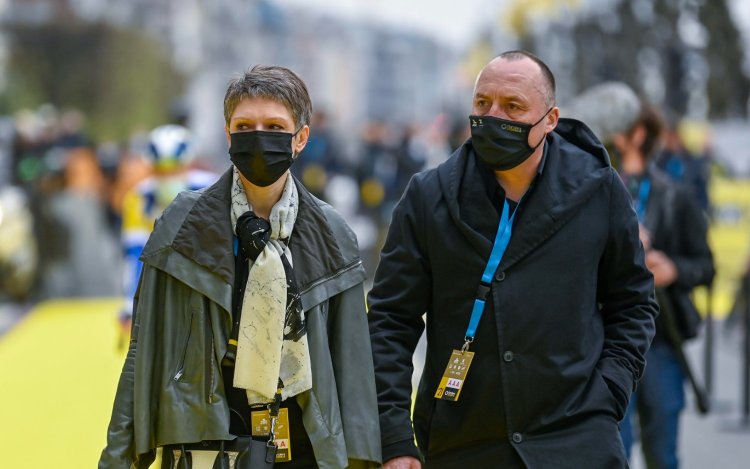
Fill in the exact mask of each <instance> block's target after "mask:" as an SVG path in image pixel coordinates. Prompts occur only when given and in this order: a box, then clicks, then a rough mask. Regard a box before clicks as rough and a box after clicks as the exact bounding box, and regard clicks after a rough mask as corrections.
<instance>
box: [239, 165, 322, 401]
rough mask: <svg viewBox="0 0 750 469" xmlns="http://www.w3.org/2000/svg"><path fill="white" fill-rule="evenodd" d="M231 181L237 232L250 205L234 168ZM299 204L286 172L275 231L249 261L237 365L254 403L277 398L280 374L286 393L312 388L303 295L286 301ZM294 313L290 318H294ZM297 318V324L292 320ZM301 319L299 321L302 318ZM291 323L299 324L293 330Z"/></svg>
mask: <svg viewBox="0 0 750 469" xmlns="http://www.w3.org/2000/svg"><path fill="white" fill-rule="evenodd" d="M233 169H234V171H233V172H234V174H233V184H232V212H231V220H232V229H233V230H234V231H235V235H237V233H236V230H237V219H239V218H240V216H242V215H243V214H244V213H245V212H247V211H250V210H251V207H250V205H249V203H248V201H247V196H246V195H245V189H244V187H243V186H242V183H241V181H240V177H239V173H238V171H237V169H236V168H233ZM298 209H299V197H298V194H297V186H296V185H295V183H294V180H293V178H292V177H291V175H289V176H288V177H287V180H286V185H285V186H284V190H283V193H282V195H281V199H280V200H279V201H278V202H277V203H276V205H274V206H273V208H272V209H271V215H270V217H269V218H270V219H269V220H268V221H269V222H270V224H271V237H270V240H269V241H268V242H267V243H266V246H265V248H264V249H263V251H262V252H261V253H260V255H259V256H258V258H257V259H256V260H255V262H253V261H252V260H249V262H250V272H249V274H248V278H247V285H246V287H245V294H244V296H243V299H242V314H241V319H240V329H239V337H238V345H237V359H236V361H235V369H234V382H233V384H234V386H235V387H237V388H241V389H245V390H246V392H247V399H248V402H249V403H250V404H258V403H266V402H270V401H272V400H273V396H274V394H275V393H276V388H277V384H278V381H279V379H281V382H282V383H283V386H284V387H283V391H282V398H283V399H287V398H289V397H291V396H295V395H297V394H300V393H302V392H304V391H307V390H308V389H311V388H312V370H311V365H310V351H309V348H308V345H307V335H306V333H305V329H304V316H303V315H302V312H301V309H297V311H296V313H298V314H297V316H299V317H297V318H295V317H294V316H295V311H290V308H300V307H299V301H298V300H299V298H296V301H288V298H287V289H288V287H289V283H288V282H289V281H291V279H287V275H286V273H285V269H284V262H283V261H282V258H281V256H285V257H286V259H285V260H284V261H286V260H288V262H289V264H288V268H289V270H291V263H292V257H291V253H290V251H289V248H288V247H287V245H286V244H285V242H284V241H285V240H286V241H287V242H288V240H289V237H290V236H291V235H292V230H293V228H294V222H295V220H296V218H297V211H298ZM290 318H291V321H290ZM295 319H296V321H297V324H293V322H294V321H295ZM300 321H301V322H300ZM291 329H295V330H294V331H292V330H291Z"/></svg>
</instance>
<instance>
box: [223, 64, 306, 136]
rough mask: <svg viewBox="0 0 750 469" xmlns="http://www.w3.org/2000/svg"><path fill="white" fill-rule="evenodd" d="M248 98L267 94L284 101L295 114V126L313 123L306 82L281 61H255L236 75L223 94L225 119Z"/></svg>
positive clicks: (266, 96) (227, 120) (229, 117)
mask: <svg viewBox="0 0 750 469" xmlns="http://www.w3.org/2000/svg"><path fill="white" fill-rule="evenodd" d="M246 98H267V99H271V100H273V101H276V102H278V103H281V104H283V105H284V106H286V108H287V109H288V110H289V112H290V113H291V114H292V118H293V119H294V125H295V127H296V129H295V130H298V129H300V128H302V127H303V126H305V125H308V124H309V123H310V116H311V115H312V102H311V101H310V94H309V93H308V92H307V86H305V82H303V81H302V79H301V78H300V77H299V76H297V74H296V73H294V72H293V71H291V70H289V69H288V68H286V67H280V66H278V65H256V66H254V67H253V68H251V69H249V70H247V71H246V72H245V73H244V74H242V75H241V76H239V77H237V78H235V79H233V80H232V81H230V82H229V86H227V92H226V94H225V95H224V120H225V121H226V124H227V126H229V120H230V119H231V117H232V114H233V113H234V110H235V109H236V108H237V105H238V104H239V103H240V101H242V100H243V99H246Z"/></svg>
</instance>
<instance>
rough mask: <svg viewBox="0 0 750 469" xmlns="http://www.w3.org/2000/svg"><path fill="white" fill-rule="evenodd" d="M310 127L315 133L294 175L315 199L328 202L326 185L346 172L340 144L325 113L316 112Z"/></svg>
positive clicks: (295, 166) (294, 169)
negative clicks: (334, 177)
mask: <svg viewBox="0 0 750 469" xmlns="http://www.w3.org/2000/svg"><path fill="white" fill-rule="evenodd" d="M310 125H311V127H312V128H314V129H315V133H314V134H312V135H310V139H309V141H308V142H307V145H306V146H305V149H304V151H303V152H302V154H301V155H300V159H299V161H298V162H297V164H295V165H293V166H292V174H293V175H294V176H295V177H296V178H297V179H299V180H300V181H302V183H303V184H304V185H305V187H307V188H308V190H309V191H310V192H311V193H312V194H313V195H314V196H315V197H318V198H321V199H324V200H326V201H327V199H325V194H326V185H327V184H328V182H329V181H330V180H331V178H332V177H333V176H335V175H337V174H339V173H342V172H345V165H344V164H343V160H342V156H341V150H340V148H339V145H338V142H337V141H336V139H335V138H334V135H333V132H332V130H331V128H330V126H329V123H328V115H327V114H326V113H325V112H323V111H316V112H314V113H313V116H312V121H311V124H310Z"/></svg>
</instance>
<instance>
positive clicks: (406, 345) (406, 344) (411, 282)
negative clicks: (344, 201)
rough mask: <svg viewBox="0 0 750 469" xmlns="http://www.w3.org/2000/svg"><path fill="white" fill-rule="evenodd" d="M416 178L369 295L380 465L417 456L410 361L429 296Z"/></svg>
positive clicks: (390, 233) (399, 209)
mask: <svg viewBox="0 0 750 469" xmlns="http://www.w3.org/2000/svg"><path fill="white" fill-rule="evenodd" d="M418 177H419V176H415V177H414V178H412V180H411V182H410V183H409V187H408V188H407V189H406V192H405V193H404V196H403V197H402V199H401V201H400V202H399V203H398V205H397V206H396V208H395V209H394V212H393V219H392V221H391V226H390V229H389V231H388V236H387V238H386V242H385V245H384V247H383V250H382V252H381V257H380V264H379V265H378V268H377V271H376V273H375V281H374V285H373V288H372V290H371V291H370V294H369V296H368V300H369V305H370V310H369V314H368V319H369V323H370V336H371V339H372V350H373V359H374V363H375V382H376V384H377V391H378V408H379V413H380V431H381V434H382V444H383V460H384V461H388V460H389V459H392V458H395V457H398V456H407V455H409V456H415V457H419V452H418V451H417V448H416V445H415V444H414V431H413V428H412V422H411V402H412V400H411V396H412V386H411V378H412V372H413V364H412V356H413V355H414V349H415V348H416V345H417V342H418V341H419V337H420V336H421V334H422V331H423V330H424V321H423V320H422V315H423V314H425V313H426V312H427V311H428V309H429V302H430V298H431V296H432V294H431V285H432V280H431V276H430V269H429V260H428V258H427V255H426V250H425V239H424V236H425V234H426V231H427V227H426V226H425V223H424V216H423V213H422V212H421V208H420V206H421V204H422V201H421V199H420V197H421V194H420V191H419V184H418V183H417V182H418Z"/></svg>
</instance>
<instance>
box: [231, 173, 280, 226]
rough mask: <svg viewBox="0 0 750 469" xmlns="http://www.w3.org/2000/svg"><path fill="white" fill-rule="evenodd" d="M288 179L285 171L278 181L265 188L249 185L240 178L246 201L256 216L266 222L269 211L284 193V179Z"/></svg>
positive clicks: (269, 214)
mask: <svg viewBox="0 0 750 469" xmlns="http://www.w3.org/2000/svg"><path fill="white" fill-rule="evenodd" d="M288 177H289V172H288V171H287V172H286V173H284V174H283V175H282V176H281V177H280V178H279V179H278V181H276V182H274V183H273V184H271V185H270V186H267V187H259V186H255V185H253V184H250V183H249V182H248V181H247V180H246V179H245V178H244V177H240V180H241V181H242V186H243V187H244V188H245V195H246V196H247V201H248V203H249V204H250V206H251V207H252V208H253V212H255V214H256V215H257V216H259V217H261V218H265V219H266V220H268V219H269V217H270V216H271V209H272V208H273V206H274V205H276V202H278V201H279V200H280V199H281V194H282V193H283V192H284V186H285V185H286V178H288Z"/></svg>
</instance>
